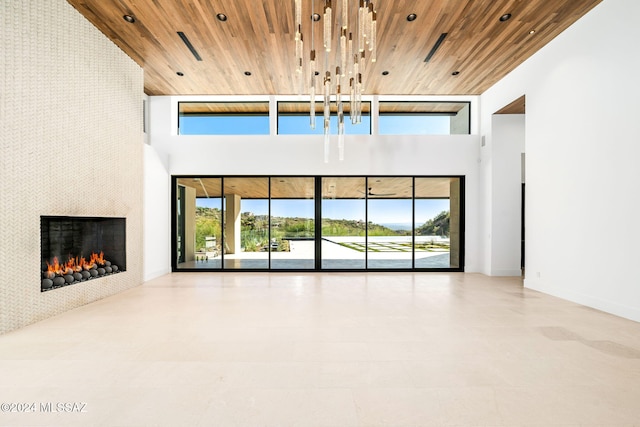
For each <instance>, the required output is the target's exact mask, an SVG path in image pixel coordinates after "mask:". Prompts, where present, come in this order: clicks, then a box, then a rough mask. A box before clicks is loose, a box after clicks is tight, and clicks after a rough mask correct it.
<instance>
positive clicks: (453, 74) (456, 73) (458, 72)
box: [451, 70, 460, 76]
mask: <svg viewBox="0 0 640 427" xmlns="http://www.w3.org/2000/svg"><path fill="white" fill-rule="evenodd" d="M458 74H460V71H457V70H456V71H454V72H453V73H451V75H452V76H457V75H458Z"/></svg>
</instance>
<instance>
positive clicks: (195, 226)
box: [177, 177, 222, 269]
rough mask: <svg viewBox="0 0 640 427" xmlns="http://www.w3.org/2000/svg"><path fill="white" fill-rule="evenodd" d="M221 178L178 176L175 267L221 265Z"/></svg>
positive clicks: (191, 267)
mask: <svg viewBox="0 0 640 427" xmlns="http://www.w3.org/2000/svg"><path fill="white" fill-rule="evenodd" d="M221 183H222V180H221V179H220V178H199V177H190V178H179V179H178V182H177V190H178V205H177V209H178V224H177V225H178V241H177V249H178V262H177V268H178V269H182V268H188V269H193V268H203V269H211V268H214V269H218V268H221V267H222V261H221V255H222V254H221V244H222V198H221V195H222V184H221Z"/></svg>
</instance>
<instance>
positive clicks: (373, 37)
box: [369, 11, 378, 63]
mask: <svg viewBox="0 0 640 427" xmlns="http://www.w3.org/2000/svg"><path fill="white" fill-rule="evenodd" d="M377 37H378V24H377V15H376V12H375V11H373V15H372V21H371V40H370V41H369V52H371V55H370V57H371V62H372V63H373V62H376V39H377Z"/></svg>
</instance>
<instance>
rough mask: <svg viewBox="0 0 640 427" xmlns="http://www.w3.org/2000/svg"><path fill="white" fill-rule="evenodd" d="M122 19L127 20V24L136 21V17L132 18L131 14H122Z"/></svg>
mask: <svg viewBox="0 0 640 427" xmlns="http://www.w3.org/2000/svg"><path fill="white" fill-rule="evenodd" d="M122 19H124V20H125V21H127V22H128V23H129V24H133V23H134V22H136V18H134V17H133V15H124V16H123V17H122Z"/></svg>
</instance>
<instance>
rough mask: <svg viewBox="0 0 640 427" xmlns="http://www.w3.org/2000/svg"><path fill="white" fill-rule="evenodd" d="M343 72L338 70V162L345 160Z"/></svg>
mask: <svg viewBox="0 0 640 427" xmlns="http://www.w3.org/2000/svg"><path fill="white" fill-rule="evenodd" d="M341 76H342V70H340V69H339V68H337V69H336V103H337V104H338V160H340V161H342V160H344V106H343V105H342V77H341Z"/></svg>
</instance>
